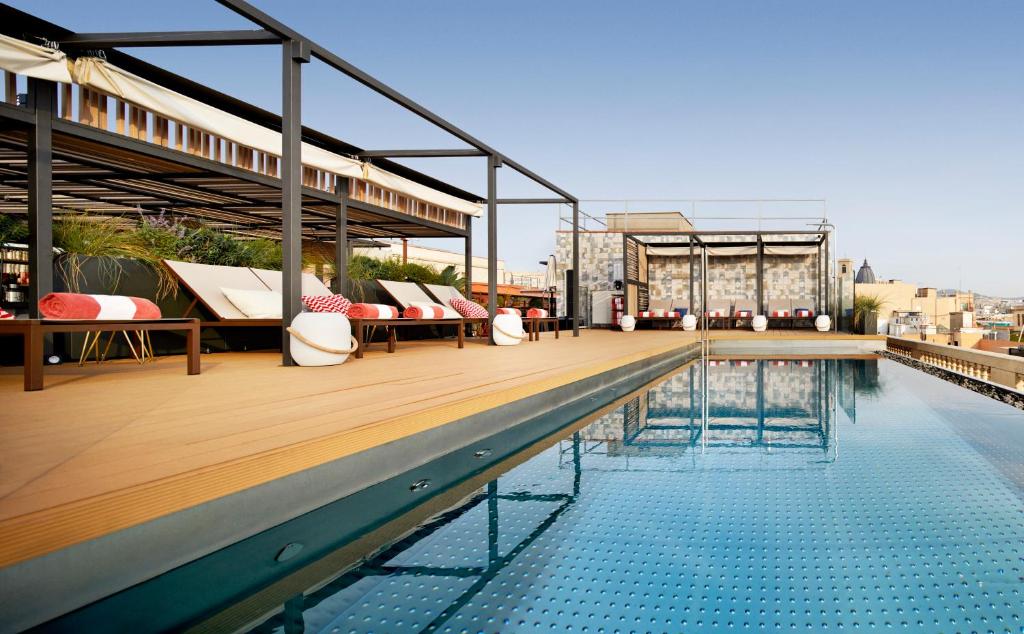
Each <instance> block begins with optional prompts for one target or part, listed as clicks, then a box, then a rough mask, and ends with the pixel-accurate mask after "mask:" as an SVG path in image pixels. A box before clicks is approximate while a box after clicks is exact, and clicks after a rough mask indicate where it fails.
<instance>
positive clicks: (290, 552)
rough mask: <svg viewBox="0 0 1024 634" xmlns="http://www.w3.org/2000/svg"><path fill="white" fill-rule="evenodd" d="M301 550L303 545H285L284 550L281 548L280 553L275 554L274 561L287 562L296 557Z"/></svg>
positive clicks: (294, 543) (297, 543) (293, 543)
mask: <svg viewBox="0 0 1024 634" xmlns="http://www.w3.org/2000/svg"><path fill="white" fill-rule="evenodd" d="M302 548H303V545H302V544H300V543H299V542H292V543H290V544H285V545H284V548H282V549H281V551H280V552H278V553H277V557H274V559H275V560H277V561H288V560H289V559H291V558H292V557H294V556H295V555H298V554H299V552H300V551H301V550H302Z"/></svg>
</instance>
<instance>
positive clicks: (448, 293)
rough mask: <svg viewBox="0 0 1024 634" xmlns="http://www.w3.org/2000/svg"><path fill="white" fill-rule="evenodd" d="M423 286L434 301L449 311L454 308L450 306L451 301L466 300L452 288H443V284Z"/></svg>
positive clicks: (457, 290)
mask: <svg viewBox="0 0 1024 634" xmlns="http://www.w3.org/2000/svg"><path fill="white" fill-rule="evenodd" d="M423 286H424V287H426V289H427V292H428V293H430V294H431V295H433V296H434V299H436V300H437V301H439V302H441V303H442V304H444V305H445V306H447V307H448V308H451V309H454V308H455V307H454V306H452V304H451V302H452V300H453V299H466V297H465V296H464V295H463V294H462V293H460V292H459V289H457V288H455V287H454V286H445V285H444V284H424V285H423Z"/></svg>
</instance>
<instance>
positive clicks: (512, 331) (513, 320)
mask: <svg viewBox="0 0 1024 634" xmlns="http://www.w3.org/2000/svg"><path fill="white" fill-rule="evenodd" d="M491 327H492V328H493V329H494V333H493V337H494V343H496V344H497V345H499V346H517V345H519V344H520V343H522V341H523V339H526V336H527V335H526V332H524V331H523V318H522V317H520V316H519V315H509V314H504V313H502V314H498V315H495V316H494V321H492V322H491Z"/></svg>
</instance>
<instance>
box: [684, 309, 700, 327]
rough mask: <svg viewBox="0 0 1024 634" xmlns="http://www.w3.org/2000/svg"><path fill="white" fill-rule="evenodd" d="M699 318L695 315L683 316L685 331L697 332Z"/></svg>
mask: <svg viewBox="0 0 1024 634" xmlns="http://www.w3.org/2000/svg"><path fill="white" fill-rule="evenodd" d="M696 329H697V316H696V315H694V314H692V313H691V314H687V315H683V330H696Z"/></svg>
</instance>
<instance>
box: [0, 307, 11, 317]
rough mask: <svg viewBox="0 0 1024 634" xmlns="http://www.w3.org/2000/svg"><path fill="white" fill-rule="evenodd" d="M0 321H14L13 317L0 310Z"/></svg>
mask: <svg viewBox="0 0 1024 634" xmlns="http://www.w3.org/2000/svg"><path fill="white" fill-rule="evenodd" d="M0 319H14V315H12V314H11V313H9V312H7V311H6V310H4V309H3V308H0Z"/></svg>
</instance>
